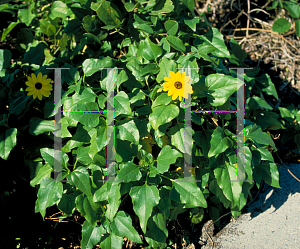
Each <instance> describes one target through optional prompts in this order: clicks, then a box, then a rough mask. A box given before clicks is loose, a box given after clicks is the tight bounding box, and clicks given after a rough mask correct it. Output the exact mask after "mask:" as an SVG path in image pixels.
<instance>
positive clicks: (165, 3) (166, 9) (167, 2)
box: [150, 0, 174, 15]
mask: <svg viewBox="0 0 300 249" xmlns="http://www.w3.org/2000/svg"><path fill="white" fill-rule="evenodd" d="M173 9H174V5H173V2H172V1H171V0H162V1H158V2H156V5H155V6H154V8H153V9H152V11H151V12H150V15H159V14H163V13H170V12H171V11H172V10H173Z"/></svg>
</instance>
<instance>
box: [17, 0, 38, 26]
mask: <svg viewBox="0 0 300 249" xmlns="http://www.w3.org/2000/svg"><path fill="white" fill-rule="evenodd" d="M34 6H35V2H32V3H31V4H30V6H29V8H25V9H19V10H18V17H20V20H21V21H22V23H25V24H26V26H27V27H29V25H30V23H31V22H32V20H33V18H35V17H36V15H35V14H33V13H32V9H33V7H34Z"/></svg>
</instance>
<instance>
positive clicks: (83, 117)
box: [65, 102, 101, 127]
mask: <svg viewBox="0 0 300 249" xmlns="http://www.w3.org/2000/svg"><path fill="white" fill-rule="evenodd" d="M71 109H72V110H68V111H67V112H65V116H67V117H70V118H72V119H73V120H76V121H78V122H80V123H82V124H83V125H85V126H87V127H95V126H97V125H98V124H99V117H100V115H101V114H100V113H99V107H98V104H97V103H96V102H88V103H82V104H77V105H73V106H72V107H71ZM69 111H70V113H69Z"/></svg>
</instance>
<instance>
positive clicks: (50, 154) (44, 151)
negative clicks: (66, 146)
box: [40, 148, 69, 167]
mask: <svg viewBox="0 0 300 249" xmlns="http://www.w3.org/2000/svg"><path fill="white" fill-rule="evenodd" d="M40 153H41V156H42V158H43V159H44V160H45V162H46V163H47V164H49V165H50V166H51V167H54V161H55V160H56V161H57V162H58V163H61V164H62V165H63V166H64V167H66V166H67V162H68V161H69V156H68V155H67V154H66V153H63V152H62V161H61V160H60V159H59V158H54V157H55V153H54V149H50V148H41V149H40Z"/></svg>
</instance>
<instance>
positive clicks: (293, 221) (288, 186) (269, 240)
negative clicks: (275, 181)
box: [202, 163, 300, 249]
mask: <svg viewBox="0 0 300 249" xmlns="http://www.w3.org/2000/svg"><path fill="white" fill-rule="evenodd" d="M285 165H286V166H287V167H288V168H289V170H290V171H291V172H292V173H293V174H294V175H295V176H296V177H297V178H298V179H300V164H288V163H285ZM278 171H279V185H280V187H281V189H278V188H274V187H271V186H269V185H267V184H265V188H264V189H262V191H261V193H260V194H259V195H258V196H257V199H256V201H254V202H253V203H251V204H249V206H248V209H247V213H245V214H242V215H240V216H239V217H238V218H237V219H236V220H234V221H232V222H230V223H229V224H228V225H227V226H226V227H224V228H223V229H222V230H221V231H220V232H219V233H218V235H219V236H214V237H213V240H214V241H215V243H214V244H215V245H214V247H213V248H217V249H219V248H224V249H226V248H228V249H241V248H247V249H252V248H255V249H257V248H260V249H269V248H270V249H271V248H272V249H276V248H278V249H283V248H284V249H286V248H300V182H299V181H297V180H296V179H295V178H294V177H293V176H292V175H291V174H290V173H289V172H288V171H287V169H286V168H285V167H284V166H278ZM208 242H209V241H208ZM209 248H212V245H211V243H210V244H206V245H205V246H202V249H209Z"/></svg>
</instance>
